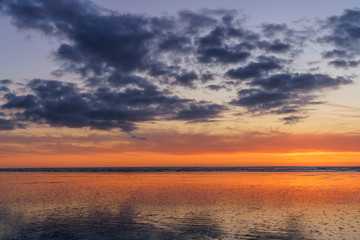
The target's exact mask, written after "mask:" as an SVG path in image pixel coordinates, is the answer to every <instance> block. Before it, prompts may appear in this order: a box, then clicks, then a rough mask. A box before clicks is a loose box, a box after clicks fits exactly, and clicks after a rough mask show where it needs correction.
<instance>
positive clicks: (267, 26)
mask: <svg viewBox="0 0 360 240" xmlns="http://www.w3.org/2000/svg"><path fill="white" fill-rule="evenodd" d="M261 28H262V31H263V33H264V34H265V36H268V37H273V36H275V35H277V34H279V33H284V32H288V31H289V29H288V27H287V25H286V24H274V23H264V24H262V25H261Z"/></svg>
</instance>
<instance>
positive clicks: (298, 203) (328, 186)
mask: <svg viewBox="0 0 360 240" xmlns="http://www.w3.org/2000/svg"><path fill="white" fill-rule="evenodd" d="M359 180H360V173H358V172H187V173H184V172H156V173H154V172H147V173H140V172H128V173H119V172H115V173H110V172H104V173H96V172H55V173H54V172H1V173H0V239H359V238H360V232H359V231H360V230H358V229H360V181H359Z"/></svg>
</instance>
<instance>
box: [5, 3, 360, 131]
mask: <svg viewBox="0 0 360 240" xmlns="http://www.w3.org/2000/svg"><path fill="white" fill-rule="evenodd" d="M0 13H1V14H4V15H7V16H10V17H11V20H12V22H13V23H14V25H15V26H16V27H18V28H19V29H25V30H29V31H30V30H31V31H38V32H41V33H43V34H44V35H45V36H46V37H49V38H53V39H56V40H57V41H58V42H59V45H58V47H57V48H56V50H55V51H54V52H53V57H54V60H56V61H57V62H58V63H59V67H60V68H59V69H58V70H56V71H54V75H55V76H60V75H64V74H68V73H75V74H77V76H80V77H81V82H77V83H76V84H75V83H69V82H61V81H56V80H43V79H33V80H31V81H30V82H29V83H28V84H27V85H24V87H23V89H22V90H21V91H19V90H15V89H16V88H14V89H12V87H11V86H12V84H13V83H12V81H11V80H8V79H4V80H0V84H1V86H0V92H2V94H3V97H2V100H1V104H2V106H1V108H2V109H4V113H5V116H4V119H2V126H3V127H1V129H2V130H10V129H14V128H16V127H23V126H24V125H21V124H20V122H22V123H24V124H25V123H27V122H35V123H38V124H44V123H45V124H49V125H51V126H60V127H61V126H66V127H73V128H81V127H90V128H94V129H113V128H117V129H121V130H123V131H125V132H128V133H130V132H131V131H133V130H134V129H136V125H137V124H138V123H139V122H145V121H154V120H168V119H171V120H182V121H187V122H197V121H211V120H212V119H213V118H216V117H218V116H220V114H221V113H222V112H223V111H226V110H227V107H226V105H220V104H214V103H212V102H204V101H196V100H193V99H188V98H186V97H180V96H177V95H175V94H173V93H172V90H173V89H174V88H176V87H177V86H183V87H187V88H189V89H190V90H192V89H193V90H194V89H198V88H202V89H209V90H213V91H218V90H220V89H222V88H223V89H226V90H228V91H231V89H236V90H237V92H238V97H237V98H235V99H234V100H233V101H231V104H233V105H236V106H241V107H244V108H245V109H247V110H249V111H250V112H253V113H254V112H256V113H261V114H265V113H272V114H293V113H294V112H297V111H299V109H301V108H302V107H303V106H305V105H307V104H311V103H312V102H313V99H314V98H315V97H316V94H315V92H316V91H321V90H323V89H327V88H336V87H338V86H341V85H345V84H349V83H351V80H348V79H345V78H341V77H338V78H334V77H330V76H327V75H321V74H309V73H299V74H296V73H295V72H292V71H291V70H289V69H291V68H290V67H289V63H290V62H291V61H289V60H286V59H289V58H290V57H293V56H294V53H298V52H300V51H301V47H302V43H303V41H304V39H306V36H307V35H306V34H309V32H306V31H304V32H301V31H295V30H293V29H290V28H289V27H288V26H287V25H286V24H271V23H266V24H263V25H262V26H261V30H260V31H255V30H249V29H247V28H246V27H244V26H243V25H242V22H243V19H242V18H241V16H240V14H239V13H238V12H237V11H234V10H202V11H198V12H193V11H188V10H185V11H181V12H179V13H178V14H175V15H171V16H170V15H165V16H161V17H150V16H145V15H135V14H120V13H117V12H115V11H110V10H106V9H102V8H100V7H98V6H96V5H95V4H93V3H91V2H90V1H81V0H52V1H46V0H32V1H17V0H3V1H2V4H1V6H0ZM358 15H359V14H358V10H347V11H346V12H345V13H344V14H343V15H341V16H334V17H331V18H329V19H328V20H327V21H328V27H329V29H330V30H331V31H330V34H328V35H327V36H325V37H324V38H323V39H322V41H323V42H326V43H328V44H333V45H334V46H336V47H337V48H336V49H334V50H330V51H327V52H324V53H323V57H324V58H334V57H336V58H339V59H340V58H341V60H334V61H331V62H330V63H329V64H331V65H334V66H336V67H351V66H353V65H355V61H353V60H351V59H350V60H348V59H346V60H342V59H343V58H345V57H348V56H349V52H351V51H353V52H354V53H356V52H360V49H357V48H358V45H357V44H355V43H357V41H358V40H359V39H358V38H359V36H360V35H359V36H358V34H357V25H356V24H357V22H358ZM278 54H281V57H282V58H281V59H280V58H278V57H276V56H278ZM273 55H275V56H273ZM356 65H357V63H356ZM217 76H224V77H225V79H217ZM228 78H231V79H232V80H231V81H229V79H228ZM209 81H213V82H212V84H209V83H208V82H209ZM239 88H241V89H239ZM189 89H188V90H189ZM290 117H291V116H290ZM294 119H295V118H294ZM285 121H286V120H285ZM131 136H135V135H131ZM135 137H136V136H135Z"/></svg>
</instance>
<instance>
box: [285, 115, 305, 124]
mask: <svg viewBox="0 0 360 240" xmlns="http://www.w3.org/2000/svg"><path fill="white" fill-rule="evenodd" d="M304 118H305V117H303V116H289V117H284V118H281V120H283V121H285V124H294V123H297V122H300V121H301V120H303V119H304Z"/></svg>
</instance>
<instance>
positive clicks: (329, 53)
mask: <svg viewBox="0 0 360 240" xmlns="http://www.w3.org/2000/svg"><path fill="white" fill-rule="evenodd" d="M347 56H349V55H348V53H347V52H346V51H345V50H336V49H334V50H331V51H325V52H323V53H322V57H323V58H337V57H340V58H344V57H347Z"/></svg>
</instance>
